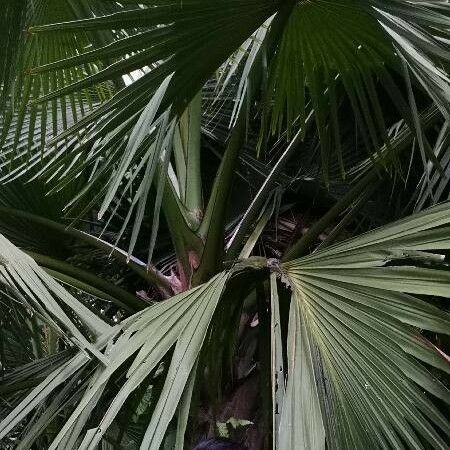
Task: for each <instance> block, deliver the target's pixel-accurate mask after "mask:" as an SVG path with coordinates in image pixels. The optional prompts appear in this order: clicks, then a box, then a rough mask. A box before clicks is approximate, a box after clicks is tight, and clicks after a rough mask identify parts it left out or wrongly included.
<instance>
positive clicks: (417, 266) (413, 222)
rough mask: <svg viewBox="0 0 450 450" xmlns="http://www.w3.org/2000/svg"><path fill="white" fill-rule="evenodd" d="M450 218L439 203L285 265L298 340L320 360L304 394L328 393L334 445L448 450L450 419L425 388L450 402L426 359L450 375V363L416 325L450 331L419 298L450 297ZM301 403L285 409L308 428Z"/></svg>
mask: <svg viewBox="0 0 450 450" xmlns="http://www.w3.org/2000/svg"><path fill="white" fill-rule="evenodd" d="M449 221H450V214H449V210H448V204H443V205H439V206H436V207H434V208H431V209H429V210H426V211H424V212H423V213H420V214H416V215H414V216H411V217H409V218H407V219H403V220H401V221H399V222H396V223H393V224H392V225H389V226H386V227H383V228H380V229H378V230H375V231H373V232H370V233H367V234H365V235H362V236H360V237H357V238H354V239H351V240H349V241H345V242H343V243H341V244H336V245H334V246H332V247H330V248H329V249H326V250H322V251H319V252H317V253H314V254H312V255H310V256H307V257H304V258H301V259H299V260H295V261H291V262H288V263H285V264H283V265H282V269H281V270H282V273H283V277H284V278H283V279H285V280H286V282H288V283H289V285H290V286H291V288H292V290H293V295H292V302H293V305H292V306H291V308H292V309H293V312H291V324H290V330H291V331H290V333H291V337H290V342H291V343H292V344H291V345H294V342H299V344H297V345H302V348H303V346H305V345H308V344H307V343H309V347H307V348H309V350H308V351H307V353H306V354H307V355H310V358H311V361H312V362H309V364H308V363H307V361H305V360H304V359H301V361H303V362H304V364H303V370H304V371H307V370H309V371H310V372H311V373H312V374H313V375H309V376H310V377H313V376H314V377H315V379H316V382H315V384H313V385H311V387H310V389H309V392H307V393H306V394H305V395H309V396H312V395H313V392H314V391H315V389H318V390H319V393H320V395H321V396H322V397H321V410H322V420H323V422H324V425H325V429H326V434H327V442H328V443H329V445H330V447H331V448H339V449H341V448H342V449H344V448H363V447H367V448H404V447H405V446H406V447H407V448H423V447H424V445H428V446H429V448H436V449H445V448H447V446H446V443H445V442H446V438H445V436H446V435H449V433H450V424H449V423H448V421H447V420H446V418H445V417H444V416H443V415H442V413H440V412H439V410H438V409H437V408H436V406H435V405H434V403H433V401H432V398H430V397H429V396H428V395H426V394H424V392H423V391H424V390H425V391H426V392H428V393H430V394H432V396H434V397H436V398H439V399H441V400H443V401H444V402H447V403H449V402H450V392H449V391H448V389H447V388H446V387H445V386H444V385H443V384H442V383H441V382H440V381H439V380H438V379H437V378H435V377H434V376H433V375H432V374H431V373H430V372H429V371H428V370H426V369H425V368H424V367H423V366H422V365H421V364H420V363H419V361H421V362H424V363H426V364H428V365H430V366H434V367H436V368H438V369H440V370H443V371H446V372H447V373H449V372H450V364H449V361H448V357H444V356H443V354H442V353H440V352H439V351H437V349H436V348H434V347H433V346H432V345H431V344H430V343H429V342H427V341H426V339H425V338H423V337H422V336H421V335H420V334H419V332H418V328H417V327H419V328H421V329H426V330H431V331H434V332H438V333H446V334H448V333H449V330H450V327H449V325H450V316H449V314H448V313H444V312H442V311H440V310H439V309H437V308H436V307H435V306H432V305H431V304H430V303H428V302H426V301H425V299H422V298H421V297H420V296H442V297H448V296H449V295H450V291H449V283H450V272H449V270H448V265H447V263H446V262H445V257H444V256H441V255H440V254H439V250H447V249H448V248H450V240H449V238H448V236H449V233H448V227H447V224H448V223H449ZM304 358H305V356H304ZM296 361H298V358H297V359H296ZM297 364H298V362H297ZM311 366H312V367H314V370H311V369H310V368H311ZM292 384H293V385H295V384H296V379H295V378H293V379H292V378H289V379H288V389H289V386H290V385H292ZM303 385H305V384H303ZM291 389H292V388H291ZM307 398H308V397H305V399H307ZM296 404H297V408H296V409H295V408H294V409H293V410H292V411H287V412H286V414H287V415H288V416H289V418H290V420H292V421H294V420H298V421H299V425H298V426H299V427H300V426H301V425H302V424H303V423H304V422H302V419H301V418H302V415H301V414H302V411H301V409H300V408H299V407H298V405H299V404H301V403H299V402H297V403H296ZM309 404H311V401H309ZM308 420H311V418H310V417H309V419H308ZM308 429H309V430H315V428H314V427H313V426H312V424H310V427H308ZM282 430H283V428H281V427H280V433H281V432H282ZM318 433H319V432H318V431H316V438H317V436H319V434H318ZM311 448H312V447H311Z"/></svg>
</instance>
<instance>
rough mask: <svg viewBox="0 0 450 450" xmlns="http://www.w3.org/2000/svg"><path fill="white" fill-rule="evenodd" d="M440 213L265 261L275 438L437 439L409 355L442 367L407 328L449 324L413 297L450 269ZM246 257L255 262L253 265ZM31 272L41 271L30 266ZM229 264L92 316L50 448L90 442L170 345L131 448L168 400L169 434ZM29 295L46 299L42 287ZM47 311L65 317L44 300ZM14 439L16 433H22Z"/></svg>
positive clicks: (436, 285)
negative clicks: (118, 313)
mask: <svg viewBox="0 0 450 450" xmlns="http://www.w3.org/2000/svg"><path fill="white" fill-rule="evenodd" d="M449 223H450V213H449V210H448V204H444V205H440V206H437V207H434V208H432V209H429V210H427V211H424V212H422V213H420V214H416V215H415V216H412V217H411V218H407V219H404V220H401V221H399V222H396V223H394V224H392V225H390V226H387V227H383V228H380V229H378V230H375V231H374V232H370V233H367V234H366V235H362V236H360V237H357V238H355V239H351V240H348V241H345V242H343V243H341V244H337V245H335V246H333V247H330V248H329V249H327V250H323V251H320V252H318V253H316V254H313V255H311V256H308V257H305V258H301V259H299V260H294V261H290V262H287V263H283V264H281V265H278V264H276V263H275V264H274V263H273V262H270V263H269V266H270V267H271V268H272V270H273V274H272V275H271V281H272V287H273V288H272V310H273V314H274V319H273V320H272V323H273V324H279V313H277V311H278V306H277V302H278V297H277V295H276V277H275V276H274V275H275V274H278V275H279V276H280V277H281V279H282V280H283V281H284V282H286V283H287V284H288V285H289V286H290V288H291V289H292V301H291V312H290V320H289V332H288V341H287V359H288V363H289V368H288V374H287V378H286V387H285V388H284V386H285V383H284V382H283V371H282V369H281V370H280V367H281V366H282V357H281V359H280V355H282V353H283V348H282V344H281V342H282V341H281V339H280V334H279V332H276V331H275V332H274V333H273V334H272V336H273V345H272V349H273V354H274V361H277V364H275V365H274V377H277V380H278V381H277V383H276V384H274V397H273V398H274V403H275V402H276V403H277V404H278V406H280V410H281V411H280V416H279V417H278V418H277V417H275V416H276V414H275V416H274V425H275V430H274V432H275V435H276V436H277V437H276V439H275V442H276V445H277V446H278V448H281V449H294V448H295V449H305V450H306V449H308V450H309V449H323V448H325V441H326V442H327V446H329V447H330V448H336V449H346V448H348V449H354V448H364V447H367V448H373V449H376V448H386V449H387V448H398V449H401V448H424V447H427V448H434V449H445V448H447V447H446V444H445V442H446V441H445V439H446V438H445V436H446V435H449V433H450V426H449V423H448V421H447V419H446V418H445V417H444V416H443V415H442V414H441V413H440V412H439V410H438V409H437V408H436V407H435V406H434V402H433V400H432V398H433V397H436V398H438V399H440V400H443V401H444V402H447V403H449V402H450V393H449V391H448V390H447V388H445V387H444V386H443V384H442V383H440V382H439V380H438V379H437V378H436V377H434V376H433V375H432V374H431V373H430V372H429V371H428V370H427V369H425V368H424V366H423V365H422V364H421V363H425V364H426V365H428V366H429V367H432V368H433V367H434V368H437V369H439V370H443V371H446V372H447V373H448V372H450V366H449V363H448V358H446V357H445V355H443V354H442V353H441V352H439V351H438V350H437V349H436V348H435V347H434V346H433V345H431V344H430V343H429V342H428V341H427V340H426V339H425V337H423V336H422V335H421V334H420V333H419V331H418V329H419V328H420V329H424V330H430V331H432V332H436V333H448V332H449V329H450V327H449V325H450V316H449V315H448V314H447V313H444V312H442V311H441V310H439V309H438V308H437V307H435V306H432V305H431V304H430V303H429V302H427V301H425V296H433V297H448V296H449V295H450V292H449V288H448V286H449V285H450V272H449V271H448V265H447V263H446V261H445V259H444V257H443V256H441V255H440V254H439V253H438V250H448V249H449V248H450V240H449V238H448V236H449V227H448V224H449ZM2 249H4V250H2V251H3V254H6V249H9V251H10V253H9V254H10V257H9V260H11V259H14V260H17V261H23V256H21V255H20V252H18V251H17V250H13V249H12V246H11V245H10V244H9V243H8V242H7V241H5V240H2ZM11 255H13V256H14V258H12V256H11ZM27 258H28V257H27ZM27 261H29V259H27ZM2 263H3V266H4V267H5V263H4V262H3V260H2ZM15 264H18V263H17V262H16V263H15ZM263 265H264V263H263ZM6 267H8V273H9V274H11V273H15V271H14V270H13V269H12V268H11V267H15V266H14V265H13V264H12V263H9V265H6ZM22 267H23V266H22ZM249 267H250V266H248V265H246V264H244V265H243V266H239V265H238V266H236V267H235V269H233V273H234V274H235V275H237V276H238V275H239V270H241V269H242V268H247V269H248V268H249ZM258 267H259V268H261V264H256V266H255V265H254V268H258ZM3 273H5V272H4V270H3ZM27 273H28V271H27ZM33 273H34V274H35V275H34V276H36V274H37V276H39V277H42V274H41V272H40V269H39V268H34V269H33ZM230 275H231V273H230V274H225V273H221V274H219V275H217V276H216V277H214V278H213V279H211V281H210V282H208V283H206V284H204V285H201V286H199V287H197V288H195V289H192V290H190V291H188V292H185V293H183V294H179V295H177V296H175V297H173V298H172V299H170V300H166V301H164V302H162V303H160V304H157V305H155V306H151V307H149V308H147V309H146V310H144V311H142V312H140V313H137V314H135V315H134V316H131V317H130V318H128V319H126V320H125V321H124V322H123V323H122V324H120V325H116V326H115V327H112V328H111V327H109V328H107V329H104V328H105V327H104V326H103V329H104V331H103V332H102V333H100V334H97V336H98V337H97V338H96V341H95V344H93V345H94V346H95V348H96V349H98V350H100V351H101V352H102V355H101V357H100V359H101V361H102V362H101V363H100V364H97V369H96V371H95V372H94V373H93V374H92V375H91V378H90V381H89V383H88V385H89V389H85V390H84V392H82V396H81V399H80V400H79V401H78V403H77V405H76V406H74V407H73V412H72V414H71V416H70V417H69V419H68V420H67V422H66V424H65V425H64V427H63V428H62V429H61V431H60V432H59V434H58V436H57V437H56V439H55V440H54V442H53V443H52V444H51V447H50V448H51V449H54V448H55V449H56V448H59V446H64V445H66V447H65V448H72V447H73V446H74V445H75V443H76V442H78V443H79V442H80V441H82V445H81V444H77V445H81V447H78V448H95V446H96V445H97V443H98V442H99V440H100V439H101V437H102V436H103V434H104V433H106V432H107V430H108V427H109V426H110V424H111V423H112V421H113V420H114V418H115V417H116V415H117V414H118V412H119V411H120V408H121V407H122V405H123V404H124V402H125V401H126V399H127V398H128V396H129V395H130V394H131V393H132V392H133V391H134V390H135V389H136V388H137V386H139V385H140V383H142V382H143V380H145V379H146V378H147V377H148V375H149V374H150V373H152V370H154V369H155V368H156V367H158V364H159V363H160V361H161V360H162V359H163V357H164V356H165V355H166V354H168V352H169V351H170V349H172V348H174V352H173V354H172V356H171V362H170V366H169V369H168V373H167V377H166V380H165V383H164V387H163V389H162V392H161V394H160V396H159V399H158V402H157V404H156V406H155V409H154V412H153V415H152V418H151V420H150V422H149V424H148V427H147V431H146V433H145V437H144V440H143V442H142V445H141V448H151V449H158V448H159V446H160V444H161V442H162V441H163V439H164V435H165V433H166V430H167V427H168V424H169V422H170V421H171V419H172V417H173V416H174V415H175V413H176V411H177V407H178V405H180V409H179V416H178V421H179V426H178V437H177V439H178V442H182V438H183V434H184V430H185V429H186V420H187V417H188V416H187V414H188V411H189V407H188V406H186V404H185V403H184V402H185V401H188V403H187V405H188V404H189V398H190V392H191V390H192V380H193V379H195V374H196V370H197V368H196V361H197V360H198V357H199V354H200V352H201V349H202V346H203V343H204V341H205V338H206V336H207V330H208V327H209V324H210V321H211V319H212V317H213V315H214V311H215V309H216V307H217V304H218V302H219V301H221V300H220V299H221V297H222V294H223V291H224V289H225V286H226V284H227V281H228V279H229V277H230ZM15 276H17V275H15ZM3 282H4V283H6V284H7V285H9V286H11V285H13V282H12V280H11V276H8V277H6V276H4V279H3ZM17 282H18V281H17V279H16V281H15V282H14V284H15V283H17ZM274 282H275V284H274ZM20 283H21V284H20V285H21V288H22V289H23V290H25V285H24V284H23V281H22V280H21V281H20ZM27 286H30V284H27ZM33 289H34V290H37V289H36V288H35V287H33ZM29 290H30V288H29V287H28V288H27V291H29ZM58 291H59V290H58ZM60 292H61V296H62V295H63V294H62V289H61V291H60ZM43 299H44V300H43V303H45V304H47V302H48V300H47V297H46V296H44V297H43ZM81 313H82V311H81ZM81 313H80V314H81ZM54 314H55V315H58V316H59V317H60V319H61V320H64V321H66V320H67V319H66V318H65V317H64V316H63V315H59V313H58V312H57V311H56V312H55V313H54ZM273 326H274V325H273ZM277 326H278V325H277ZM274 330H276V328H274ZM278 330H279V328H278ZM211 338H213V337H211ZM280 346H281V347H280ZM93 353H94V352H91V354H93ZM91 358H92V357H91V356H89V354H87V353H84V352H79V353H78V354H76V355H75V356H73V357H72V358H71V359H70V360H68V361H67V362H63V363H61V365H60V367H59V368H58V369H56V370H54V371H53V372H51V373H50V374H49V375H48V376H47V378H46V379H45V380H44V381H42V382H41V383H40V384H39V386H37V387H36V388H35V389H33V390H32V391H31V392H30V393H29V394H28V395H27V397H26V398H25V399H24V400H23V401H22V402H21V403H20V404H18V405H17V406H16V408H15V409H14V410H13V411H12V412H11V413H10V414H9V415H8V416H7V417H6V418H5V419H4V420H3V422H2V423H1V425H0V436H4V435H5V434H6V433H8V432H9V431H10V430H11V429H12V428H13V427H15V426H16V425H17V424H18V423H20V421H21V420H22V419H23V418H24V417H26V415H27V414H28V413H29V412H30V411H32V410H33V409H34V408H35V407H36V406H38V405H39V404H40V403H41V402H42V401H44V399H46V398H47V399H51V394H52V393H53V392H55V391H58V390H59V389H61V387H62V386H63V384H64V382H65V381H66V380H67V379H71V377H74V376H77V374H79V373H80V371H83V368H84V367H85V366H86V365H87V364H88V363H89V361H90V360H91ZM127 361H128V363H127ZM130 363H131V365H130ZM119 370H126V373H127V376H126V379H125V382H124V384H123V385H122V387H121V388H120V390H119V392H117V393H116V394H115V396H114V399H113V401H112V403H111V404H110V406H109V408H108V409H107V411H106V412H105V413H104V416H103V418H102V419H101V421H100V422H99V424H98V427H97V428H93V429H89V430H87V431H86V423H87V420H88V418H89V416H90V413H91V411H92V407H93V405H94V404H95V403H96V402H97V400H98V399H99V398H100V397H101V396H102V393H103V391H104V389H105V388H106V386H107V383H108V380H110V378H111V377H112V375H113V374H114V373H116V372H117V371H119ZM91 373H92V372H91ZM274 380H275V378H274ZM430 395H431V396H430ZM186 399H188V400H186ZM54 401H56V400H54ZM58 401H61V398H59V397H58ZM33 432H34V433H35V431H33ZM33 436H34V437H35V435H33ZM23 439H24V441H23V442H27V443H28V444H29V443H30V436H29V435H28V436H24V437H23ZM28 444H27V445H28Z"/></svg>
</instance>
